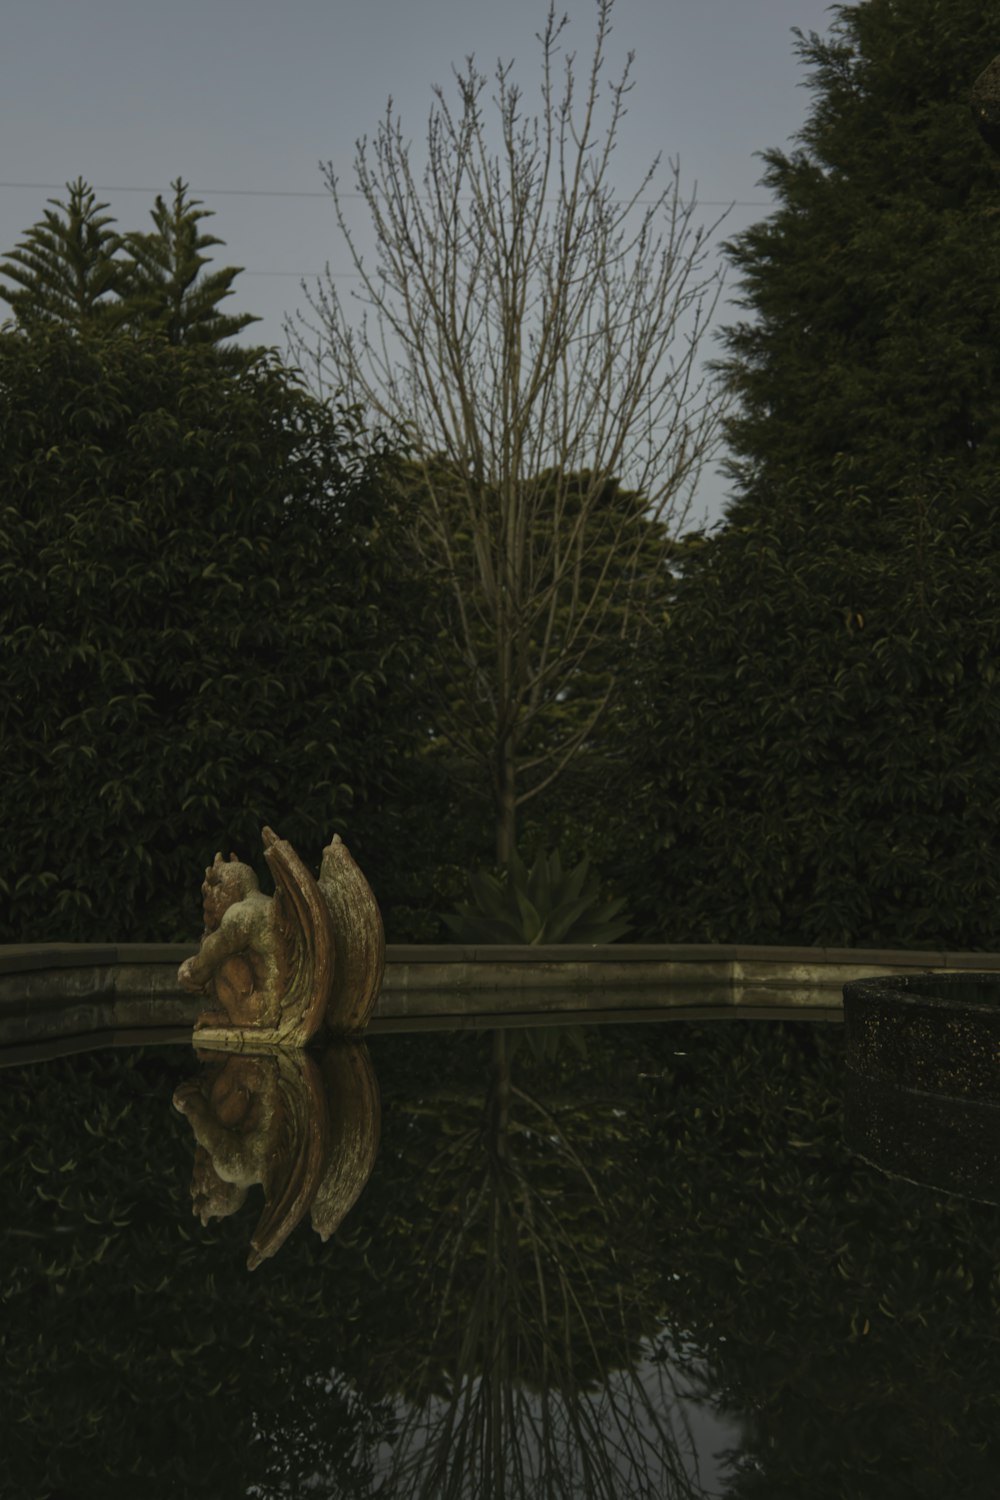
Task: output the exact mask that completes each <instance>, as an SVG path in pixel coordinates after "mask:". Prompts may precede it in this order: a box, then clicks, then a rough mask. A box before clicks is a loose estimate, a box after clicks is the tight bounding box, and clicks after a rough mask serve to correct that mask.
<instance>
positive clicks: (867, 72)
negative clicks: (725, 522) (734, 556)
mask: <svg viewBox="0 0 1000 1500" xmlns="http://www.w3.org/2000/svg"><path fill="white" fill-rule="evenodd" d="M833 10H834V12H835V19H834V22H833V25H832V28H831V33H830V36H829V37H827V38H825V39H823V38H820V37H818V36H816V35H815V34H811V35H810V36H808V37H802V35H801V33H799V48H798V50H799V53H800V56H801V57H802V59H803V62H804V63H805V64H806V65H807V66H808V67H809V68H810V74H809V79H808V87H809V89H810V91H811V96H812V102H811V109H810V113H809V118H808V120H807V122H806V124H805V125H804V126H803V128H802V130H801V131H800V132H799V135H798V145H797V147H796V149H795V150H794V151H792V152H791V153H788V154H786V153H785V152H783V151H779V150H768V151H765V152H764V153H763V159H764V162H765V172H764V177H763V182H764V184H765V185H766V186H767V187H768V189H769V190H770V192H771V193H772V194H773V195H774V197H775V199H776V200H777V203H778V207H777V208H776V209H775V210H774V212H773V213H772V214H771V215H770V217H769V218H768V219H767V220H765V221H763V222H762V223H758V224H755V225H753V226H752V227H751V228H749V229H748V230H746V231H745V232H744V233H742V234H740V235H738V236H736V237H735V238H734V239H733V240H731V241H730V242H729V245H728V246H727V249H728V252H729V257H730V259H731V261H732V263H733V264H734V266H735V267H736V269H737V271H738V273H739V276H740V282H741V288H742V299H741V300H742V304H743V305H744V306H746V307H747V308H748V309H749V311H750V314H751V316H750V317H749V318H748V319H747V320H746V321H743V322H739V323H737V324H735V325H734V326H732V327H730V328H729V329H728V330H727V331H726V335H725V344H726V347H727V349H728V358H727V359H725V360H724V361H722V363H721V369H722V370H723V371H724V372H725V373H726V375H727V377H728V382H729V386H730V389H731V391H732V392H733V393H734V394H735V395H736V396H737V397H738V406H737V409H736V411H735V413H734V414H733V415H732V417H731V418H730V419H729V421H728V422H727V424H726V429H727V437H728V440H729V443H730V445H731V447H732V449H733V450H734V453H735V455H736V459H735V462H734V463H733V464H732V466H731V468H732V472H733V473H734V474H735V475H736V477H738V478H739V480H740V486H741V490H742V491H743V492H744V500H745V499H746V495H747V493H749V494H750V495H751V496H752V494H753V490H754V485H755V484H756V483H757V481H758V480H760V481H761V482H764V481H766V482H771V481H773V480H775V479H776V478H777V477H778V476H779V475H780V474H781V473H787V472H788V471H790V470H799V469H802V468H804V469H807V470H808V471H810V472H811V473H813V474H816V475H819V474H821V473H827V472H829V467H830V464H831V463H832V461H833V459H834V457H835V456H836V455H837V454H844V455H849V456H850V458H851V459H852V460H853V462H854V464H855V470H854V472H855V474H856V477H857V478H858V479H859V480H860V481H861V482H865V483H869V484H873V485H881V484H887V483H893V482H895V481H896V480H897V479H899V478H900V477H902V476H903V475H904V474H906V473H909V472H912V471H914V470H918V469H919V468H920V467H921V465H922V464H923V463H924V462H927V461H935V460H940V459H944V458H951V459H954V460H955V461H956V462H957V463H959V464H961V466H962V467H963V468H964V469H966V470H968V471H971V472H975V473H980V474H982V473H985V472H991V471H993V470H994V469H995V468H996V466H997V463H998V460H1000V421H998V413H1000V304H998V301H997V297H996V288H997V285H998V283H1000V238H998V236H997V214H998V212H1000V182H998V177H997V167H996V162H995V160H994V159H993V157H992V155H991V153H990V151H989V150H988V148H987V147H986V146H985V145H984V144H983V142H982V141H981V140H980V139H979V136H978V134H977V133H976V130H975V129H974V127H973V125H972V123H971V122H970V118H969V91H970V89H971V87H972V83H973V80H974V79H975V78H976V76H977V74H978V73H979V72H980V71H981V70H982V69H983V68H984V67H985V66H986V64H987V63H989V61H990V60H991V58H992V57H993V56H994V55H995V53H996V51H997V46H998V42H997V38H998V36H1000V5H998V3H997V0H988V3H985V4H984V3H983V0H953V3H950V4H947V5H943V4H941V3H939V0H911V3H908V4H907V5H906V6H905V7H903V6H900V5H898V4H897V3H895V0H865V3H864V4H859V5H836V6H834V7H833ZM760 503H766V497H765V496H763V495H762V496H761V500H760Z"/></svg>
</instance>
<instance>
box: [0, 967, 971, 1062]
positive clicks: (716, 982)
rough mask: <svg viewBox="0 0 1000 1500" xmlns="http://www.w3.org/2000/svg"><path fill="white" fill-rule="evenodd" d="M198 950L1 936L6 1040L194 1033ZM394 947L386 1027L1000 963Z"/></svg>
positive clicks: (553, 1018) (562, 1015)
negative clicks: (191, 977) (193, 967)
mask: <svg viewBox="0 0 1000 1500" xmlns="http://www.w3.org/2000/svg"><path fill="white" fill-rule="evenodd" d="M194 951H195V945H194V944H174V943H48V944H18V945H10V946H6V947H3V946H0V1048H10V1047H13V1048H16V1049H18V1050H19V1051H20V1049H21V1048H23V1047H25V1046H26V1045H29V1044H41V1047H42V1048H43V1049H44V1050H47V1048H46V1047H45V1044H47V1043H56V1042H58V1041H62V1042H66V1041H68V1040H69V1039H71V1038H73V1037H79V1038H81V1046H82V1045H84V1042H83V1040H82V1039H83V1038H85V1037H90V1038H94V1036H95V1033H104V1034H105V1035H106V1040H108V1041H109V1042H110V1041H114V1040H121V1039H126V1040H130V1041H135V1040H138V1039H140V1038H142V1037H144V1036H145V1037H147V1038H148V1039H149V1040H150V1041H153V1040H164V1041H166V1040H171V1039H175V1037H179V1036H181V1035H187V1036H189V1035H190V1028H191V1026H192V1025H193V1023H194V1019H195V1015H196V1014H197V1011H198V1009H199V1001H198V998H197V997H196V996H192V995H189V994H187V993H186V992H185V991H183V990H182V989H180V987H179V986H178V984H177V969H178V966H179V965H180V964H181V962H182V961H183V960H184V959H185V958H187V957H188V956H189V955H190V954H192V953H193V952H194ZM386 958H387V962H386V972H385V982H384V985H383V989H382V993H381V995H380V996H379V1000H378V1003H377V1006H376V1009H375V1014H374V1017H373V1021H372V1025H371V1027H370V1030H371V1032H372V1033H373V1034H377V1033H379V1032H386V1031H416V1030H425V1029H435V1028H438V1027H442V1026H448V1027H454V1026H456V1025H459V1026H477V1027H478V1026H486V1025H491V1026H497V1025H500V1026H523V1025H542V1024H550V1025H551V1024H554V1023H557V1022H561V1023H564V1024H568V1023H570V1022H579V1021H593V1022H596V1021H598V1020H616V1021H641V1020H644V1019H653V1018H654V1017H658V1018H663V1017H665V1016H668V1017H670V1018H675V1019H678V1020H680V1019H681V1018H685V1019H690V1018H692V1017H701V1018H704V1019H705V1020H708V1019H718V1018H721V1017H738V1016H742V1017H745V1018H746V1019H751V1018H754V1019H756V1018H758V1017H765V1018H773V1019H780V1018H782V1017H785V1018H791V1017H798V1018H801V1019H802V1020H833V1021H838V1020H840V1019H841V1017H842V1008H843V986H844V984H845V983H846V982H847V981H848V980H852V979H859V978H864V977H867V976H875V975H883V974H901V973H902V974H905V973H930V972H935V971H944V972H955V971H961V970H969V969H974V970H978V971H979V972H997V973H998V974H1000V954H990V953H945V952H940V951H933V950H919V951H896V950H886V949H874V948H873V949H864V948H772V947H758V946H742V945H731V946H716V945H703V944H628V943H615V944H605V945H592V946H590V945H588V946H580V945H576V944H559V945H551V946H546V947H541V946H538V947H528V946H499V945H498V946H486V945H476V946H462V945H459V944H450V945H447V946H445V945H435V946H421V945H412V944H389V945H388V947H387V950H386ZM154 1033H156V1036H154ZM59 1050H68V1049H67V1048H66V1047H65V1046H62V1047H60V1049H59Z"/></svg>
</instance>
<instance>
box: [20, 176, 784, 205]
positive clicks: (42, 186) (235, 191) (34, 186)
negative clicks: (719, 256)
mask: <svg viewBox="0 0 1000 1500" xmlns="http://www.w3.org/2000/svg"><path fill="white" fill-rule="evenodd" d="M88 186H89V187H91V188H92V189H93V191H94V192H95V193H159V192H162V191H163V189H162V185H161V186H160V187H124V186H122V185H121V184H120V183H119V184H118V185H111V184H108V183H101V182H94V183H89V184H88ZM65 187H66V183H65V182H0V188H11V189H15V190H17V189H26V190H30V191H31V192H42V193H58V192H61V191H62V190H63V189H64V188H65ZM188 191H189V192H192V193H211V194H213V195H214V196H215V197H216V198H329V197H330V194H329V192H322V193H320V192H305V191H302V190H300V189H294V190H293V189H289V188H207V187H192V188H189V189H188ZM339 196H340V197H341V198H355V199H361V198H364V194H363V193H341V194H340V195H339ZM655 202H656V199H655V198H637V199H636V203H637V204H638V205H642V204H649V203H655ZM694 207H696V208H771V207H772V204H771V203H770V201H768V200H766V199H762V198H696V199H695V200H694Z"/></svg>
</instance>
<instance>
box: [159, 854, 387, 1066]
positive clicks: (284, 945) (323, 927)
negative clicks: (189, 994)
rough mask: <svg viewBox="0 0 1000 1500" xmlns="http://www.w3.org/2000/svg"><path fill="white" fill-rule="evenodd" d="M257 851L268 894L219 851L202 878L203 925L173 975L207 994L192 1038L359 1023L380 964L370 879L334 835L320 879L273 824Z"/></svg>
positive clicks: (309, 1031) (273, 1037)
mask: <svg viewBox="0 0 1000 1500" xmlns="http://www.w3.org/2000/svg"><path fill="white" fill-rule="evenodd" d="M262 836H263V841H264V857H265V859H266V860H267V863H268V867H269V868H270V870H271V873H272V875H273V876H274V882H275V893H274V895H273V897H269V896H265V895H264V894H263V893H262V892H261V890H260V887H259V885H258V882H257V877H256V876H255V874H254V872H253V870H252V869H251V868H250V867H249V865H245V864H242V863H241V862H240V861H239V860H238V859H237V858H236V856H235V855H232V856H231V857H230V859H229V860H224V859H223V858H222V855H221V854H217V855H216V856H215V861H214V863H213V864H212V865H211V866H209V868H208V869H207V870H206V872H205V881H204V884H203V885H202V894H203V903H204V914H205V931H204V934H203V936H202V940H201V946H200V947H199V950H198V952H197V953H196V954H195V955H194V956H193V957H191V958H188V959H185V961H184V963H183V964H182V965H181V967H180V970H179V972H178V981H179V983H180V984H181V985H182V986H183V987H184V988H185V989H188V990H192V991H194V992H196V993H198V994H202V995H205V996H207V997H209V998H210V999H211V1000H212V1002H213V1006H212V1009H210V1010H207V1011H205V1012H203V1014H202V1015H201V1016H199V1018H198V1021H197V1023H196V1029H197V1031H198V1034H199V1041H201V1042H206V1043H208V1042H211V1043H219V1044H221V1045H225V1046H231V1045H232V1044H233V1040H234V1034H238V1033H252V1034H253V1035H254V1036H255V1037H257V1038H258V1039H261V1040H267V1041H275V1042H280V1043H283V1044H285V1045H288V1046H303V1045H305V1043H306V1042H308V1041H309V1039H310V1038H311V1037H313V1036H315V1035H316V1033H317V1032H318V1031H319V1029H320V1028H321V1027H322V1026H324V1025H326V1026H327V1027H328V1028H330V1029H332V1030H338V1031H358V1030H361V1029H362V1028H363V1027H364V1025H365V1024H366V1022H367V1020H368V1017H369V1015H370V1014H371V1010H372V1007H373V1006H374V1004H375V1001H376V999H377V998H378V993H379V989H380V987H381V984H382V974H383V970H384V967H385V937H384V934H383V929H382V917H381V913H380V912H379V909H378V903H377V902H376V900H375V897H374V895H373V893H372V890H371V887H370V886H369V885H368V882H367V881H366V880H365V877H364V875H363V874H362V873H361V871H360V869H359V868H358V866H357V864H356V863H355V862H354V860H353V859H352V858H351V856H350V853H349V852H348V850H347V848H346V846H345V845H344V843H343V841H342V840H341V839H340V837H339V836H336V835H335V836H334V839H333V841H332V842H331V844H330V845H329V846H328V847H327V848H326V849H325V850H324V851H323V863H322V868H321V870H320V876H319V881H318V882H317V881H316V880H314V878H313V876H312V875H311V874H310V872H309V871H308V870H307V869H306V867H305V865H304V864H303V863H302V861H301V860H300V859H299V857H298V855H297V854H296V852H295V850H294V849H293V848H292V846H291V844H289V843H288V842H287V841H286V840H284V839H279V838H278V837H277V835H276V834H275V833H273V832H272V830H271V829H270V828H265V829H264V830H263V835H262Z"/></svg>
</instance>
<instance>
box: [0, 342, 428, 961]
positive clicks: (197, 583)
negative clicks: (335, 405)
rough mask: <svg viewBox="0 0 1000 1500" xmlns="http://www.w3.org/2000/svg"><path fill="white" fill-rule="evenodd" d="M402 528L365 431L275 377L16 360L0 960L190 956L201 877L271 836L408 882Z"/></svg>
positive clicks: (3, 441) (127, 358)
mask: <svg viewBox="0 0 1000 1500" xmlns="http://www.w3.org/2000/svg"><path fill="white" fill-rule="evenodd" d="M392 527H393V512H392V508H391V506H387V504H386V502H385V498H384V496H383V494H382V492H381V490H380V489H379V487H378V484H377V481H376V475H375V466H374V464H373V463H372V462H371V461H370V460H368V459H363V458H362V457H361V456H360V450H359V443H358V437H357V432H356V429H355V428H354V427H353V426H352V424H351V421H350V419H349V416H348V415H346V414H343V413H337V412H336V411H334V410H332V409H331V408H330V407H328V406H327V405H325V404H323V403H322V402H319V401H317V400H316V399H315V398H313V397H311V396H309V395H308V394H307V393H306V392H305V391H304V390H303V389H302V388H301V387H300V386H299V385H298V384H297V383H296V381H295V379H294V377H292V376H291V375H290V374H289V372H288V371H287V370H286V369H284V368H282V367H281V366H280V365H279V364H278V362H277V360H276V359H275V358H274V357H273V356H267V355H261V356H259V357H257V358H256V359H255V360H254V361H253V362H252V363H250V364H247V365H245V366H244V367H243V368H241V369H237V368H235V367H230V366H229V365H228V364H227V363H226V362H220V360H219V358H218V355H217V352H216V351H215V350H214V349H213V348H211V347H209V346H204V345H203V346H190V345H183V344H182V345H176V346H175V345H171V344H169V343H167V342H166V341H165V340H164V339H163V338H162V337H156V338H149V339H137V338H135V337H134V336H132V335H130V334H127V333H125V334H118V335H115V336H113V337H110V338H81V337H79V336H78V335H77V334H76V333H75V332H74V331H73V330H72V329H70V328H67V327H62V328H60V327H54V328H51V329H49V330H47V331H43V332H39V333H37V334H35V335H33V336H31V337H28V336H26V335H24V334H21V333H7V334H4V335H2V336H0V662H2V673H3V680H2V684H0V688H2V690H0V738H2V743H3V746H4V807H3V822H4V842H3V855H2V860H0V894H2V897H3V900H2V903H0V907H2V911H3V928H2V933H0V940H3V941H7V942H10V941H48V940H60V939H61V940H70V941H72V940H77V941H82V940H108V941H112V940H136V941H143V940H153V941H155V940H180V939H183V938H186V937H188V936H193V935H194V934H195V933H196V932H197V931H198V905H199V898H198V885H199V881H200V872H201V870H202V869H203V868H204V866H205V864H206V863H208V862H210V861H211V857H212V855H213V853H214V852H215V850H216V849H222V850H223V851H224V852H226V853H228V851H229V850H230V848H233V849H236V850H238V851H239V852H240V853H241V854H242V855H243V856H244V857H245V858H246V857H249V858H250V859H251V860H258V859H259V841H260V827H261V825H262V824H264V823H269V824H271V825H272V826H273V827H275V828H276V829H277V830H278V831H279V833H280V834H281V835H282V836H283V837H286V838H289V839H291V840H292V841H293V842H294V843H295V844H296V846H297V847H298V849H299V852H300V853H301V854H302V856H303V858H305V859H307V860H309V861H315V860H318V856H319V851H320V848H321V847H322V845H323V844H324V843H325V842H327V840H328V839H329V837H330V836H331V834H332V833H333V832H334V831H339V832H341V833H342V834H343V835H344V837H345V838H346V839H347V841H348V843H349V845H350V844H351V841H352V840H353V841H354V846H355V848H354V852H356V853H357V854H358V855H359V857H360V858H362V860H363V861H364V860H365V859H367V860H368V863H369V867H371V863H372V861H373V860H374V863H375V865H376V866H377V867H378V873H377V878H378V879H380V880H384V878H385V871H386V868H388V869H389V870H390V872H391V871H392V869H393V868H398V865H399V863H400V851H401V850H404V851H405V849H406V840H405V838H402V837H400V827H401V825H402V824H405V814H406V810H407V808H406V803H405V800H404V799H403V798H402V797H401V795H400V789H399V781H398V776H397V768H398V766H399V765H400V763H401V761H402V759H403V757H404V756H405V754H407V753H408V751H409V748H410V746H411V745H412V742H413V738H414V735H415V734H416V733H417V732H418V731H417V729H416V727H415V726H416V718H415V710H414V706H413V693H412V690H411V688H410V664H411V662H412V660H413V657H414V655H415V651H416V648H415V646H414V644H413V631H414V622H415V621H416V620H417V619H418V618H419V605H418V602H417V601H416V600H415V599H414V598H413V597H412V595H411V594H408V585H407V583H406V579H405V577H403V576H401V574H400V572H399V571H398V568H396V567H395V564H393V563H391V562H390V542H391V537H392ZM394 778H395V779H394ZM394 819H395V821H394ZM375 824H378V826H379V828H380V829H382V830H383V835H382V837H383V843H382V845H381V846H380V847H379V848H375V847H374V845H375V844H378V838H376V835H375V834H374V832H373V829H374V827H375Z"/></svg>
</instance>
